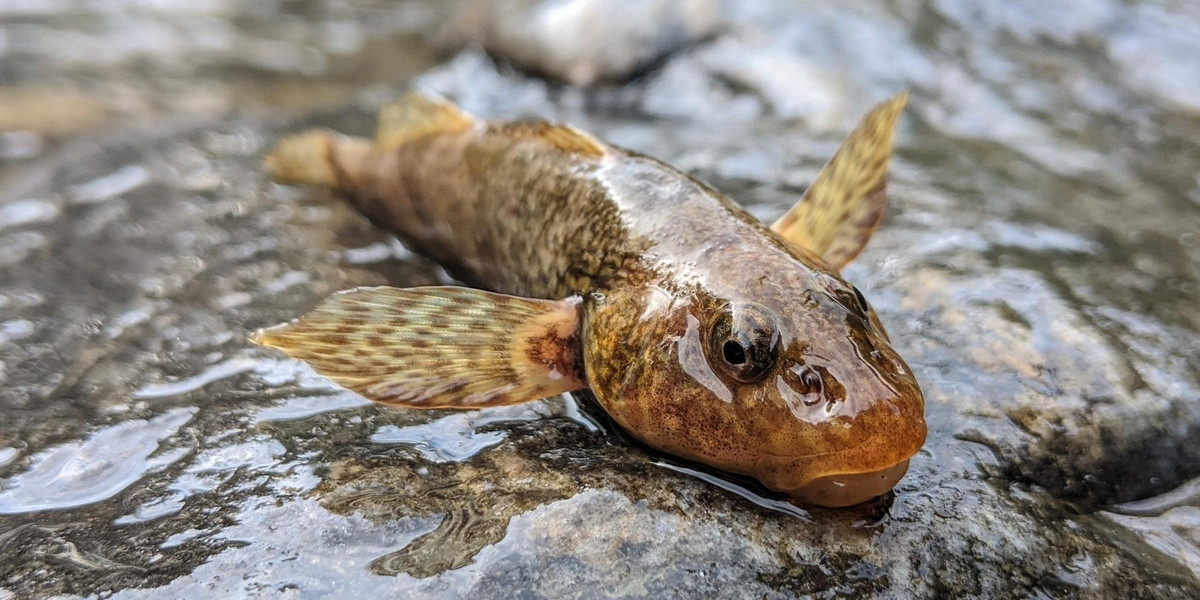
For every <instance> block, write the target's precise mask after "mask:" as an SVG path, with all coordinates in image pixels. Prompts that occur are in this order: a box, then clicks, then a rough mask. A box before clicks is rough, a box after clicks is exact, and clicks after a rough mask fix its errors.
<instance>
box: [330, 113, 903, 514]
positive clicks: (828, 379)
mask: <svg viewBox="0 0 1200 600" xmlns="http://www.w3.org/2000/svg"><path fill="white" fill-rule="evenodd" d="M546 127H549V126H546ZM514 131H517V130H515V129H514V128H513V127H512V126H504V125H486V124H483V123H477V124H476V125H475V126H474V127H471V128H469V129H467V130H466V131H462V132H455V133H448V134H446V135H429V136H425V137H422V138H420V139H417V140H412V141H409V142H407V143H405V144H403V145H402V146H400V147H398V148H395V149H381V150H377V151H372V152H368V153H365V154H364V153H362V152H360V151H358V150H355V151H350V152H345V153H340V155H339V156H338V157H337V159H338V160H339V161H340V162H339V165H338V170H339V171H340V172H344V173H345V174H346V175H345V177H344V179H343V178H341V177H339V179H342V181H341V184H342V185H341V187H343V188H344V189H345V191H346V192H347V193H348V195H349V196H350V198H351V201H352V202H353V203H354V204H355V205H356V206H357V207H358V208H359V209H360V210H361V211H362V212H363V213H364V214H366V215H367V216H369V217H370V218H371V219H372V220H373V221H374V222H376V223H377V224H379V225H380V226H382V227H385V228H388V229H390V230H392V231H394V232H396V233H397V234H398V235H400V236H401V237H402V238H403V239H404V240H405V241H406V242H407V243H408V244H410V245H411V246H412V247H413V248H414V249H416V250H418V251H420V252H421V253H423V254H426V255H428V256H430V257H432V258H434V259H435V260H437V261H439V262H440V263H442V264H443V265H444V266H446V267H447V269H448V270H450V272H451V273H452V274H454V275H455V276H456V277H458V278H460V279H461V280H462V281H464V282H466V283H468V284H470V285H478V286H481V287H484V288H487V289H491V290H495V291H499V292H503V293H508V294H515V295H519V296H530V297H538V298H547V299H561V298H566V297H569V296H573V295H578V296H581V297H582V298H583V305H582V311H583V325H582V342H583V344H582V345H583V348H582V363H583V371H584V373H583V376H584V378H585V380H586V384H587V385H588V387H590V388H591V390H592V391H593V393H594V394H595V396H596V397H597V398H598V400H599V401H600V403H601V404H602V405H603V406H604V408H605V409H606V410H607V411H608V412H609V414H611V415H612V416H613V418H614V419H615V420H616V421H617V422H618V423H619V424H620V425H621V426H622V427H624V428H625V429H627V430H628V431H629V432H630V433H632V434H633V435H634V436H636V437H637V438H639V439H641V440H642V441H644V442H646V443H647V444H649V445H651V446H654V447H656V448H659V449H662V450H665V451H667V452H671V453H674V454H677V455H680V456H683V457H686V458H690V459H695V460H698V461H701V462H704V463H706V464H709V465H712V466H715V467H718V468H721V469H725V470H728V471H733V472H737V473H743V474H748V475H751V476H754V477H757V478H758V479H759V480H761V481H762V482H763V483H764V484H765V485H767V486H769V487H771V488H773V489H777V490H782V491H791V490H796V489H797V488H799V487H801V486H804V485H806V484H808V483H809V482H811V481H812V480H813V479H814V478H817V477H822V476H826V475H831V474H839V473H858V472H867V471H875V470H880V469H884V468H887V467H891V466H893V465H896V464H897V463H899V462H901V461H903V460H905V459H907V458H908V457H910V456H911V455H912V454H914V453H915V452H916V451H917V450H918V449H919V448H920V446H921V445H922V443H923V442H924V438H925V423H924V417H923V413H924V404H923V399H922V396H921V393H920V389H919V388H918V386H917V383H916V381H915V379H914V378H913V377H912V375H911V373H910V371H909V370H908V367H907V366H906V365H905V364H904V362H903V361H902V360H901V359H900V358H899V356H897V355H896V353H895V352H894V351H893V350H892V349H891V347H890V346H889V344H888V342H887V339H886V334H885V333H884V332H883V330H882V328H881V327H878V326H877V325H873V323H877V322H878V319H877V317H875V315H874V314H873V313H870V314H866V313H864V312H863V309H862V307H860V306H859V304H858V302H857V301H856V299H855V296H854V293H853V289H852V288H851V286H850V285H849V284H847V283H846V282H844V281H843V280H842V279H841V278H840V277H839V276H838V274H837V272H836V270H835V269H833V268H832V267H830V266H829V264H828V263H826V262H825V261H824V260H822V259H821V258H819V257H817V256H815V255H813V254H812V253H810V252H808V251H806V250H804V249H802V248H801V247H800V246H798V245H795V244H793V243H790V242H788V241H785V240H784V239H783V238H781V237H779V235H777V234H776V233H774V232H772V231H771V230H769V229H768V228H766V227H764V226H763V225H762V224H761V223H759V222H758V221H757V220H755V219H754V218H753V217H752V216H750V215H749V214H748V213H746V212H745V211H744V210H742V209H741V208H740V207H738V206H737V205H735V204H734V203H733V202H731V201H729V200H728V199H726V198H725V197H724V196H723V195H721V194H720V193H719V192H717V191H715V190H713V189H712V188H711V187H709V186H707V185H705V184H703V183H702V182H699V181H697V180H695V179H693V178H691V177H689V176H687V175H685V174H683V173H680V172H678V171H677V170H675V169H673V168H671V167H669V166H667V165H665V164H663V163H660V162H658V161H655V160H653V159H650V158H647V157H643V156H638V155H636V154H633V153H629V152H626V151H622V150H620V149H615V148H611V147H608V146H603V149H604V152H603V154H601V155H598V156H597V155H594V154H593V153H590V152H580V151H572V150H571V149H570V148H569V146H570V145H569V144H567V146H566V147H567V148H568V149H566V150H564V145H563V144H562V143H560V142H558V141H555V140H544V139H541V138H539V137H538V136H537V135H532V134H531V132H535V133H536V132H537V131H538V128H537V127H535V126H531V125H528V124H525V125H522V126H520V128H519V133H516V134H514V133H513V132H514ZM747 302H753V303H755V304H757V305H759V306H761V307H763V309H764V310H765V311H767V313H768V314H769V315H770V316H771V317H772V318H773V322H775V323H776V325H777V327H778V333H779V335H780V346H779V348H780V350H779V359H778V361H777V362H776V363H775V364H774V365H773V366H772V367H771V369H770V371H769V372H768V373H767V374H766V375H765V377H763V378H762V379H761V380H759V381H756V382H753V383H740V382H738V381H737V380H736V379H734V378H732V377H730V376H729V374H728V373H727V372H726V371H724V370H723V369H722V368H721V364H720V361H721V358H720V357H719V356H717V357H714V356H711V355H710V354H711V353H709V352H707V351H706V350H705V348H707V347H708V344H709V341H710V340H709V339H708V336H709V331H710V329H711V326H710V324H711V323H712V322H713V321H714V319H715V318H718V317H719V316H720V315H721V314H722V313H723V311H727V310H729V308H730V307H731V306H734V305H738V304H740V303H747ZM414 376H416V374H414ZM806 382H807V383H806ZM810 384H811V385H810Z"/></svg>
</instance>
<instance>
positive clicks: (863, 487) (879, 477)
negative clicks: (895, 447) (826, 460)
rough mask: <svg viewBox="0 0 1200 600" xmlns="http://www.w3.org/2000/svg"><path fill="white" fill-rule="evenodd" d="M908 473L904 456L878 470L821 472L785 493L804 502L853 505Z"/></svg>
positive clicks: (884, 492)
mask: <svg viewBox="0 0 1200 600" xmlns="http://www.w3.org/2000/svg"><path fill="white" fill-rule="evenodd" d="M907 472H908V459H904V460H902V461H900V462H898V463H896V464H894V465H892V466H890V467H887V468H885V469H879V470H878V471H866V472H862V473H837V474H833V475H823V476H821V477H818V478H816V479H813V480H812V481H809V482H808V483H806V484H804V485H802V486H800V487H799V488H796V489H794V490H791V491H789V492H788V493H789V494H791V495H792V497H794V498H795V499H796V500H799V501H800V502H803V503H805V504H815V505H817V506H828V507H831V508H840V507H844V506H854V505H855V504H862V503H863V502H866V501H867V500H870V499H872V498H875V497H876V496H882V495H883V494H886V493H887V492H888V490H890V489H892V487H894V486H895V485H896V483H897V482H899V481H900V479H901V478H902V477H904V474H905V473H907Z"/></svg>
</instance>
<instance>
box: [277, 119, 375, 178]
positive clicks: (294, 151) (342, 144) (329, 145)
mask: <svg viewBox="0 0 1200 600" xmlns="http://www.w3.org/2000/svg"><path fill="white" fill-rule="evenodd" d="M370 151H371V141H370V140H367V139H364V138H356V137H349V136H344V135H341V134H338V133H335V132H332V131H329V130H325V129H315V130H312V131H306V132H304V133H298V134H295V135H290V136H288V137H286V138H284V139H283V140H282V141H280V142H279V144H278V145H277V146H275V149H274V150H273V151H271V153H270V154H268V155H267V156H266V159H265V163H266V167H267V171H268V172H269V173H270V174H271V178H272V179H274V180H275V181H278V182H280V183H306V184H311V185H324V186H329V187H340V188H346V187H348V183H349V182H348V181H347V177H349V176H350V175H351V174H352V173H353V172H355V170H356V169H357V166H358V165H360V164H361V163H362V161H363V159H364V158H366V156H367V154H368V153H369V152H370Z"/></svg>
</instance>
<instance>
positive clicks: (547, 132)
mask: <svg viewBox="0 0 1200 600" xmlns="http://www.w3.org/2000/svg"><path fill="white" fill-rule="evenodd" d="M493 127H494V129H493V131H494V132H495V133H496V134H498V135H505V136H509V137H513V138H529V139H538V140H542V141H543V142H546V143H547V144H550V145H551V146H554V147H555V148H558V149H559V150H562V151H564V152H570V153H572V154H578V155H580V156H586V157H588V158H600V157H602V156H604V154H605V152H607V150H606V147H605V145H604V142H601V141H600V140H598V139H596V138H594V137H592V136H591V135H589V134H587V133H584V132H582V131H580V130H578V129H575V128H574V127H571V126H570V125H560V124H558V123H548V122H546V121H517V122H514V123H503V124H498V125H494V126H493Z"/></svg>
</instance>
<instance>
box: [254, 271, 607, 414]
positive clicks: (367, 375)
mask: <svg viewBox="0 0 1200 600" xmlns="http://www.w3.org/2000/svg"><path fill="white" fill-rule="evenodd" d="M578 314H579V313H578V302H576V301H574V300H561V301H554V300H538V299H532V298H515V297H512V296H505V295H502V294H495V293H491V292H485V291H483V290H474V289H470V288H459V287H428V288H411V289H397V288H390V287H375V288H358V289H354V290H348V291H345V292H341V293H338V294H334V295H333V296H331V297H330V298H328V299H326V300H325V301H324V302H322V303H321V304H320V305H319V306H317V308H316V309H314V310H313V311H312V312H310V313H308V314H306V315H304V316H303V317H302V318H300V319H298V320H296V321H294V322H292V323H288V324H284V325H281V326H279V327H275V328H272V329H265V330H262V331H260V332H258V333H257V334H256V339H255V341H256V342H258V343H259V344H262V345H265V346H271V347H275V348H281V349H284V350H286V351H287V353H288V354H289V355H291V356H293V357H295V358H299V359H301V360H304V361H305V362H308V363H309V364H310V365H312V366H313V368H314V369H315V370H316V371H317V372H319V373H321V374H322V375H325V376H326V377H329V378H330V379H333V380H334V381H336V382H338V383H339V384H340V385H342V386H344V387H346V388H348V389H351V390H354V391H355V392H358V393H360V394H362V395H363V396H365V397H367V398H370V399H372V400H375V401H376V402H382V403H384V404H395V405H402V406H407V407H411V408H470V407H484V406H501V405H505V404H517V403H521V402H525V401H527V400H528V399H529V398H543V397H546V396H553V395H555V394H561V393H563V392H569V391H573V390H578V389H581V388H583V387H584V384H583V381H582V377H581V369H580V364H579V357H578V354H577V353H576V352H573V351H570V350H567V349H572V348H576V347H577V346H578V342H577V341H576V340H575V337H576V335H577V331H578V328H579V319H578Z"/></svg>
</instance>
